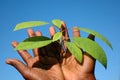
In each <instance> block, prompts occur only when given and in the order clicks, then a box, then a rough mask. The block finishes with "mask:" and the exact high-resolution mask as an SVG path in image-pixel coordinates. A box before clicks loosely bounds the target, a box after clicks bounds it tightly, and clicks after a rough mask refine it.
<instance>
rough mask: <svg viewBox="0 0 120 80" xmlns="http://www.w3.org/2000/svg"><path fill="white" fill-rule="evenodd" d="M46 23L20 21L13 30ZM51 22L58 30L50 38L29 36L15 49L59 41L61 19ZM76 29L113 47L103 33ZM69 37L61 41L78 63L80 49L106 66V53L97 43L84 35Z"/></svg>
mask: <svg viewBox="0 0 120 80" xmlns="http://www.w3.org/2000/svg"><path fill="white" fill-rule="evenodd" d="M47 24H49V23H48V22H43V21H29V22H22V23H19V24H17V25H16V27H15V29H14V31H16V30H20V29H24V28H30V27H36V26H43V25H47ZM52 24H53V25H54V26H55V27H57V28H58V29H59V30H60V31H59V32H57V33H56V34H55V35H54V36H53V38H52V39H51V38H48V37H46V36H35V37H30V38H27V39H25V40H23V41H22V42H21V43H19V45H18V46H17V47H16V48H15V49H16V50H29V49H34V48H41V47H44V46H47V45H48V44H50V43H52V42H55V41H58V40H60V41H61V38H62V31H61V25H62V22H61V20H59V19H54V20H52ZM76 29H79V30H81V31H84V32H87V33H90V34H92V35H94V36H96V37H98V38H99V39H101V40H102V41H103V42H105V43H106V44H107V45H108V46H109V47H110V48H111V49H113V48H112V45H111V43H110V42H109V41H108V40H107V39H106V38H105V37H104V36H103V35H101V34H99V33H98V32H96V31H93V30H90V29H87V28H81V27H78V28H76ZM71 39H72V40H71V42H68V41H63V43H64V44H65V45H66V47H67V48H68V50H69V51H70V52H71V54H72V55H74V56H75V58H76V60H78V61H79V62H80V63H81V62H82V55H83V54H82V51H81V50H83V51H85V52H87V53H88V54H89V55H91V56H92V57H93V58H95V59H96V60H98V61H99V62H100V63H101V64H102V65H103V66H104V67H105V68H107V57H106V54H105V52H104V50H103V49H102V47H101V46H100V45H99V44H98V43H96V42H95V41H92V40H90V39H89V38H84V37H72V38H71ZM61 45H62V44H61Z"/></svg>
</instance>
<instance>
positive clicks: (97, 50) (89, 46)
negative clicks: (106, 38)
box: [73, 37, 107, 68]
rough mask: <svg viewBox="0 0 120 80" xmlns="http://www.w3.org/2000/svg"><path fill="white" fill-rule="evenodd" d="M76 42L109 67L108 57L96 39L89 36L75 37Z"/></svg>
mask: <svg viewBox="0 0 120 80" xmlns="http://www.w3.org/2000/svg"><path fill="white" fill-rule="evenodd" d="M73 40H74V43H75V44H76V45H77V46H78V47H79V48H82V49H83V50H84V51H86V52H87V53H88V54H90V55H91V56H92V57H93V58H95V59H97V60H98V61H99V62H100V63H101V64H102V65H103V66H104V67H105V68H106V67H107V57H106V55H105V52H104V50H103V49H102V48H101V47H100V46H99V45H98V44H97V43H96V42H94V41H92V40H90V39H88V38H80V37H77V38H75V37H74V38H73Z"/></svg>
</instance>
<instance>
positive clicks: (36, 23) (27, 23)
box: [14, 21, 49, 31]
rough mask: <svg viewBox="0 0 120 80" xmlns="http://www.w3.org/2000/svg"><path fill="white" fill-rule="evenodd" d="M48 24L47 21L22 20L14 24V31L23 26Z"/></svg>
mask: <svg viewBox="0 0 120 80" xmlns="http://www.w3.org/2000/svg"><path fill="white" fill-rule="evenodd" d="M46 24H49V23H47V22H43V21H29V22H22V23H19V24H17V25H16V27H15V29H14V31H16V30H20V29H24V28H31V27H36V26H43V25H46Z"/></svg>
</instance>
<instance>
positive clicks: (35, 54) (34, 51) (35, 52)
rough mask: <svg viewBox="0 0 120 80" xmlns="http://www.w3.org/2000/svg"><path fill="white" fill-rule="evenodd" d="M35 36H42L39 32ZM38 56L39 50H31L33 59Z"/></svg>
mask: <svg viewBox="0 0 120 80" xmlns="http://www.w3.org/2000/svg"><path fill="white" fill-rule="evenodd" d="M35 35H36V36H42V33H41V32H40V31H36V32H35ZM39 54H40V51H39V48H36V49H33V55H34V57H36V56H38V55H39Z"/></svg>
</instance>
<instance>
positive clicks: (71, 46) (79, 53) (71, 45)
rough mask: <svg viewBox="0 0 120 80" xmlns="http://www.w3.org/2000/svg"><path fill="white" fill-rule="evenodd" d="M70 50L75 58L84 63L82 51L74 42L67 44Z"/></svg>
mask: <svg viewBox="0 0 120 80" xmlns="http://www.w3.org/2000/svg"><path fill="white" fill-rule="evenodd" d="M65 44H66V46H67V48H68V50H69V51H70V52H71V54H73V55H74V56H75V58H76V59H77V60H78V61H79V62H80V63H82V51H81V50H80V49H79V48H78V47H77V46H76V45H75V44H74V43H73V42H65Z"/></svg>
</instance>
